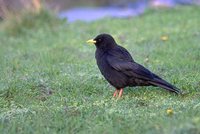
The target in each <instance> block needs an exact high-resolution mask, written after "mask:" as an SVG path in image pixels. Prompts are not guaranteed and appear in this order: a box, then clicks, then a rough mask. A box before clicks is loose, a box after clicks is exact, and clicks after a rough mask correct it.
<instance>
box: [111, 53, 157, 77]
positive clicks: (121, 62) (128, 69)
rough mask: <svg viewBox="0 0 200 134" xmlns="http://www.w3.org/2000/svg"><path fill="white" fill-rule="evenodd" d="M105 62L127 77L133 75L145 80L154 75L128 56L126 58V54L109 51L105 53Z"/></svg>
mask: <svg viewBox="0 0 200 134" xmlns="http://www.w3.org/2000/svg"><path fill="white" fill-rule="evenodd" d="M107 62H108V64H109V65H110V66H111V67H113V68H114V69H115V70H117V71H119V72H122V73H124V74H125V75H127V76H129V77H135V78H139V79H145V80H150V79H153V78H155V77H156V76H155V75H154V74H153V73H151V72H150V71H149V70H148V69H146V68H145V67H143V66H142V65H140V64H138V63H136V62H134V61H133V60H131V59H130V58H127V56H126V55H124V54H121V53H119V52H118V53H117V52H115V53H113V52H112V53H109V54H108V55H107Z"/></svg>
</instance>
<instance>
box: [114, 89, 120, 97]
mask: <svg viewBox="0 0 200 134" xmlns="http://www.w3.org/2000/svg"><path fill="white" fill-rule="evenodd" d="M118 92H119V90H118V89H116V90H115V92H114V94H113V97H116V96H117V94H118Z"/></svg>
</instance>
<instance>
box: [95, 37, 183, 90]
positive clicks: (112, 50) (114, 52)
mask: <svg viewBox="0 0 200 134" xmlns="http://www.w3.org/2000/svg"><path fill="white" fill-rule="evenodd" d="M94 40H95V41H96V44H95V45H96V48H97V49H96V54H95V57H96V61H97V65H98V67H99V69H100V71H101V73H102V75H103V76H104V77H105V79H106V80H107V81H108V82H109V83H110V84H111V85H113V86H114V87H115V88H117V89H120V88H124V87H127V86H131V87H132V86H158V87H161V88H164V89H166V90H168V91H171V92H175V93H180V90H179V89H178V88H176V87H175V86H173V85H172V84H170V83H168V82H166V81H165V80H163V79H162V78H160V77H159V76H157V75H156V74H154V73H152V72H151V71H149V70H148V69H146V68H145V67H144V66H142V65H140V64H138V63H136V62H135V61H134V60H133V58H132V56H131V55H130V53H129V52H128V51H127V50H126V49H125V48H123V47H121V46H119V45H117V44H116V42H115V40H114V39H113V38H112V36H110V35H108V34H101V35H98V36H97V37H96V38H95V39H94Z"/></svg>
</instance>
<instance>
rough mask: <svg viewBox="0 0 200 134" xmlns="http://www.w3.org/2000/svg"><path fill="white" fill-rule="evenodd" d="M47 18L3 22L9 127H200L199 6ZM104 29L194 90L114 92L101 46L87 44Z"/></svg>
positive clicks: (4, 121) (1, 102) (4, 109)
mask: <svg viewBox="0 0 200 134" xmlns="http://www.w3.org/2000/svg"><path fill="white" fill-rule="evenodd" d="M43 18H45V17H44V16H43V17H38V16H37V17H35V19H34V20H32V19H31V17H27V18H26V21H25V22H24V23H19V24H14V22H13V24H12V23H9V22H6V23H9V24H5V23H2V22H1V24H0V25H1V31H0V48H1V49H0V76H1V77H0V133H1V134H13V133H23V134H30V133H34V134H49V133H53V134H55V133H63V134H66V133H80V134H85V133H91V134H93V133H97V134H102V133H104V134H110V133H113V134H121V133H125V134H127V133H130V134H141V133H142V134H143V133H146V134H161V133H164V134H186V133H187V134H188V133H190V134H199V133H200V125H199V124H200V98H199V97H200V8H199V7H195V6H194V7H190V6H185V7H176V8H173V9H162V10H148V11H146V12H145V14H143V15H142V16H139V17H136V18H128V19H123V20H122V19H113V18H105V19H103V20H98V21H95V22H91V23H85V22H75V23H67V22H63V21H62V22H60V21H56V20H51V19H50V20H45V21H44V20H40V19H43ZM47 18H48V16H47ZM22 24H23V25H24V27H22ZM5 27H6V28H5ZM99 33H110V34H112V35H113V36H114V37H115V39H116V40H117V42H118V43H119V44H121V45H122V46H123V47H125V48H127V49H128V50H129V52H130V53H131V54H132V56H133V57H134V59H135V60H136V61H137V62H139V63H140V64H142V65H144V66H145V67H147V68H148V69H150V70H151V71H153V72H155V73H156V74H158V75H160V76H161V77H163V78H164V79H166V80H167V81H169V82H171V83H173V84H174V85H176V86H177V87H179V88H180V89H182V90H183V91H184V92H186V94H185V95H175V94H172V93H169V92H167V91H165V90H163V89H161V88H155V87H135V88H126V89H125V92H124V94H123V98H121V99H113V98H112V94H113V92H114V90H115V89H114V88H113V87H111V86H110V85H109V84H108V83H107V81H106V80H105V79H104V78H103V76H102V75H101V73H100V72H99V70H98V68H97V65H96V61H95V58H94V53H95V46H92V45H87V44H86V40H88V39H90V38H93V37H95V36H96V35H97V34H99ZM163 36H166V37H168V39H167V40H162V39H161V38H162V37H163ZM168 109H172V111H173V112H172V113H171V114H168V113H167V110H168Z"/></svg>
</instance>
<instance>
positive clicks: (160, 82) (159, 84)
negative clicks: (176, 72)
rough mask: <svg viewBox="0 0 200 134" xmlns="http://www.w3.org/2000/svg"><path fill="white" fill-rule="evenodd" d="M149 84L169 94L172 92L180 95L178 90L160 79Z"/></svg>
mask: <svg viewBox="0 0 200 134" xmlns="http://www.w3.org/2000/svg"><path fill="white" fill-rule="evenodd" d="M149 83H150V84H152V85H153V86H158V87H161V88H164V89H166V90H168V91H170V92H174V93H176V94H180V93H181V90H180V89H178V88H177V87H175V86H173V85H172V84H170V83H168V82H166V81H165V80H163V79H161V78H159V77H158V78H155V79H154V80H152V81H149Z"/></svg>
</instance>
